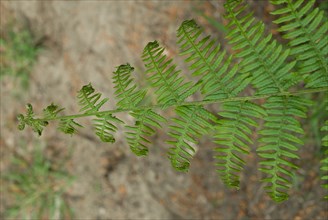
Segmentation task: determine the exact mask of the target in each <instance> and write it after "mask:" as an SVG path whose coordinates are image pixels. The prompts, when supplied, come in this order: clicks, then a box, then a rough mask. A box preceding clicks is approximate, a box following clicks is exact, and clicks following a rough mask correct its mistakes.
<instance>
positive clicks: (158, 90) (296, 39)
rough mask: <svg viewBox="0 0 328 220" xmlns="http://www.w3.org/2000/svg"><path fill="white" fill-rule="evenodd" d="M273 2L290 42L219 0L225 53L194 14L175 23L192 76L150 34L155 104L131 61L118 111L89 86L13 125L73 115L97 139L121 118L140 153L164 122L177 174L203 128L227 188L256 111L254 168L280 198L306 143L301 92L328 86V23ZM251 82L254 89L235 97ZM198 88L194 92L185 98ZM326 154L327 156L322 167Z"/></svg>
mask: <svg viewBox="0 0 328 220" xmlns="http://www.w3.org/2000/svg"><path fill="white" fill-rule="evenodd" d="M272 2H273V3H274V4H277V5H282V6H281V8H279V9H277V10H276V11H274V12H273V14H276V15H279V16H281V17H280V18H278V19H277V20H276V21H275V22H276V23H277V24H279V25H281V28H280V29H279V31H281V32H283V35H284V37H285V38H286V39H287V40H288V41H289V43H288V44H286V45H283V44H281V43H279V42H278V41H277V40H275V39H273V36H272V34H266V31H265V25H264V24H263V23H262V22H260V21H256V19H255V18H254V17H253V15H252V13H248V12H247V10H246V9H247V4H245V3H243V1H236V0H235V1H232V0H230V1H227V2H226V4H225V8H226V11H227V13H226V18H227V20H228V25H227V27H226V28H227V38H228V41H229V43H230V44H231V45H232V49H233V50H234V55H230V56H229V55H227V52H226V51H224V50H222V49H221V47H220V45H219V44H217V42H216V41H215V40H212V39H211V38H210V36H206V37H203V36H202V33H203V31H202V29H201V28H200V27H199V26H198V25H197V24H196V22H195V21H194V20H187V21H184V22H183V23H182V24H181V26H180V27H179V28H178V31H177V38H178V45H179V47H180V51H181V54H180V55H182V56H184V57H185V61H186V63H187V64H188V67H189V70H190V73H191V75H192V76H193V77H195V79H196V80H195V82H194V81H190V82H187V81H186V80H185V79H184V78H183V76H182V75H181V74H180V73H181V71H180V70H177V68H176V65H175V64H174V63H173V59H171V58H168V57H167V56H166V55H165V50H164V48H163V47H161V46H160V45H159V43H158V42H157V41H154V42H150V43H148V44H147V45H146V47H145V48H144V51H143V54H142V60H143V61H144V63H145V69H146V70H145V73H144V74H145V76H146V78H147V80H148V82H149V84H150V86H151V87H152V88H151V89H152V91H154V93H155V96H156V100H155V103H147V101H146V99H145V97H146V95H147V92H148V91H146V90H145V89H139V88H138V86H137V85H135V84H134V79H133V78H132V73H133V70H134V68H133V67H132V66H130V64H124V65H121V66H119V67H117V69H116V71H115V72H114V76H113V81H114V84H115V86H114V88H115V95H116V98H117V101H118V102H117V108H116V109H113V110H107V111H101V109H100V108H101V107H102V106H103V105H104V103H105V102H107V101H108V99H107V98H105V99H102V100H101V99H100V97H101V94H100V93H95V90H94V89H93V88H92V86H91V84H88V85H86V86H84V87H83V88H82V89H81V90H80V91H79V92H78V99H79V104H80V106H81V112H82V113H81V114H77V115H67V116H57V113H59V112H61V110H62V109H60V108H59V107H58V106H55V105H53V104H52V105H50V106H48V107H47V108H46V109H45V110H44V117H41V118H35V117H34V113H33V111H31V110H28V113H27V114H26V116H23V115H20V116H19V120H20V125H19V127H20V129H22V128H24V127H25V125H29V126H31V127H32V129H33V130H34V131H37V132H38V133H39V134H41V132H42V129H43V127H44V126H45V125H46V124H47V122H48V121H49V120H60V123H59V128H60V130H62V131H64V132H65V133H68V134H73V133H75V132H76V127H79V126H81V125H80V124H78V123H77V122H75V121H74V120H75V119H77V118H79V117H86V116H93V117H95V119H94V126H95V128H96V134H97V135H98V136H99V137H100V139H101V140H102V141H105V142H114V141H115V139H114V134H113V133H114V132H115V131H116V130H117V128H116V126H115V124H117V123H123V124H124V125H125V129H126V139H127V142H128V144H129V146H130V148H131V150H132V152H134V153H135V154H136V155H138V156H143V155H147V153H148V149H149V145H150V143H151V141H150V140H149V137H150V136H151V135H153V134H154V133H155V131H156V129H162V124H168V128H169V131H168V134H169V136H170V140H168V141H166V143H168V144H169V145H171V147H170V149H169V150H168V158H169V159H170V161H171V164H172V166H173V167H174V168H175V169H176V170H178V171H184V172H185V171H188V169H189V166H190V163H191V159H192V157H193V156H194V155H195V154H196V152H197V147H196V145H197V143H198V141H199V139H200V138H201V137H202V136H204V135H207V134H210V135H212V136H213V137H214V143H215V144H216V146H215V149H214V152H215V154H216V155H215V159H216V166H217V171H218V173H219V175H220V177H221V179H222V181H223V182H224V183H225V185H227V186H228V187H232V188H239V184H240V179H239V176H240V172H242V171H243V169H244V166H245V163H246V162H245V156H246V155H247V154H249V152H250V151H251V147H252V145H253V143H254V137H255V136H256V135H254V134H253V133H254V130H255V128H257V127H258V125H259V123H258V122H259V120H260V119H262V118H263V120H264V125H263V126H261V127H260V128H258V129H259V131H258V134H259V135H260V138H259V140H258V141H259V142H260V143H261V145H260V146H259V147H258V148H257V149H256V151H257V155H258V156H259V157H260V158H261V161H260V169H259V170H260V171H261V172H263V173H264V178H263V180H262V181H263V182H264V183H265V189H266V191H267V193H268V194H269V195H270V197H271V198H272V199H273V200H274V201H277V202H281V201H284V200H286V199H287V198H288V191H289V189H290V187H292V180H293V178H294V176H295V170H296V169H297V165H296V164H297V160H298V159H299V155H298V154H297V151H298V149H299V147H300V146H302V145H303V140H302V136H303V135H304V131H303V129H302V126H301V123H300V118H306V117H307V114H308V107H309V106H310V105H311V104H312V102H311V101H310V100H308V99H307V98H305V97H302V95H303V94H307V93H316V92H325V91H327V90H328V84H327V81H326V79H327V77H328V71H327V68H326V67H327V65H328V64H327V43H326V42H327V40H326V39H327V37H326V36H327V30H326V29H325V28H322V26H325V24H327V23H326V21H325V19H324V18H323V17H322V12H320V10H318V9H313V10H312V9H311V10H310V8H311V7H312V3H313V2H312V1H310V3H306V2H304V1H302V0H298V1H278V0H277V1H272ZM311 11H312V12H311ZM300 51H302V52H300ZM304 85H305V88H303V86H304ZM250 87H252V88H253V89H254V90H255V91H254V93H253V94H252V95H251V96H242V95H241V93H242V92H243V91H244V90H245V89H247V88H250ZM195 93H199V95H200V96H201V99H200V100H199V101H189V99H190V97H191V96H192V95H194V94H195ZM218 103H221V105H219V107H220V111H219V112H218V113H217V114H216V113H212V112H210V111H209V110H207V109H206V106H207V105H208V104H216V105H217V104H218ZM168 108H171V109H174V111H175V113H176V116H173V117H171V118H165V117H163V116H161V115H160V113H159V112H158V109H162V110H166V109H168ZM118 112H129V113H130V115H131V116H132V117H133V118H134V119H135V123H134V124H133V125H129V124H128V123H125V122H123V121H121V120H120V119H118V118H116V117H115V116H113V115H114V114H115V113H118ZM326 162H327V160H326V159H324V160H323V166H322V167H323V168H322V169H323V170H324V171H326V169H327V166H326V164H327V163H326ZM326 178H327V176H324V177H323V179H326Z"/></svg>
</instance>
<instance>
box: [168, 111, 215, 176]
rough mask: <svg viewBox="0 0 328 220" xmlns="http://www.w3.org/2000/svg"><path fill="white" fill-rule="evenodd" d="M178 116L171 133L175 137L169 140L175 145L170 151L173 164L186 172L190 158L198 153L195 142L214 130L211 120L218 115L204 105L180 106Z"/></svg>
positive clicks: (169, 142) (177, 168)
mask: <svg viewBox="0 0 328 220" xmlns="http://www.w3.org/2000/svg"><path fill="white" fill-rule="evenodd" d="M176 113H177V115H178V116H179V117H178V118H173V119H172V121H173V122H174V124H173V125H170V126H169V128H170V132H169V135H170V136H171V137H172V138H173V139H174V140H170V141H167V143H168V144H170V145H172V146H173V147H172V148H170V150H169V152H168V157H169V159H170V160H171V164H172V166H173V167H174V168H175V169H176V170H178V171H183V172H186V171H188V168H189V166H190V159H191V158H192V157H193V155H194V154H195V153H196V151H195V149H194V147H193V146H192V145H193V144H196V143H197V139H198V138H199V137H200V136H202V135H204V134H207V133H208V132H209V131H211V130H212V128H213V126H212V124H211V123H210V121H216V117H215V116H214V115H212V114H211V113H210V112H208V111H207V110H205V109H204V108H203V107H202V106H193V105H190V106H179V107H177V108H176Z"/></svg>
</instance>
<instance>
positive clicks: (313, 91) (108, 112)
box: [35, 87, 328, 121]
mask: <svg viewBox="0 0 328 220" xmlns="http://www.w3.org/2000/svg"><path fill="white" fill-rule="evenodd" d="M327 91H328V87H324V88H315V89H304V90H299V91H296V92H280V93H273V94H266V95H255V96H241V97H232V98H226V99H220V100H202V101H191V102H182V103H179V104H174V105H171V106H167V107H174V108H175V107H178V106H183V105H186V106H187V105H202V106H203V105H210V104H216V103H225V102H231V101H250V100H257V99H266V98H269V97H271V96H283V95H286V96H289V95H292V96H300V95H303V94H311V93H319V92H327ZM162 108H163V105H147V106H136V107H133V108H125V109H124V108H118V109H113V110H106V111H99V112H90V113H84V114H74V115H63V116H57V117H53V118H36V119H35V121H55V120H61V119H75V118H83V117H88V116H95V115H103V114H115V113H120V112H130V111H136V110H143V109H145V110H146V109H162Z"/></svg>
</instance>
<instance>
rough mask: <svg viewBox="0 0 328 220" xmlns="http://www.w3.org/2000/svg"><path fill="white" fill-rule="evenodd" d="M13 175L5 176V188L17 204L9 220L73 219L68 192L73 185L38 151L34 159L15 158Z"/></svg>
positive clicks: (70, 177)
mask: <svg viewBox="0 0 328 220" xmlns="http://www.w3.org/2000/svg"><path fill="white" fill-rule="evenodd" d="M12 164H13V166H12V167H11V170H10V172H7V173H4V174H3V175H2V176H1V178H2V179H3V180H4V185H3V187H4V188H8V191H9V192H10V193H11V194H12V195H13V197H14V199H15V202H14V203H13V204H12V206H11V207H10V208H9V209H8V210H6V212H5V215H6V217H8V218H10V219H13V218H14V219H68V218H69V217H73V216H72V214H73V213H72V210H71V209H70V207H69V205H68V203H67V201H66V199H65V195H64V194H65V191H66V189H67V187H68V186H69V185H70V184H71V182H72V181H73V178H72V176H70V175H69V174H68V173H67V172H65V171H64V170H63V168H62V167H60V168H57V169H54V168H53V166H52V163H51V162H50V161H49V160H47V159H46V158H45V157H44V156H43V153H42V149H41V148H40V147H38V148H37V149H36V150H34V152H33V157H32V158H30V159H29V158H23V157H19V156H15V157H14V158H13V160H12Z"/></svg>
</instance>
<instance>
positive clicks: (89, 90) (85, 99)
mask: <svg viewBox="0 0 328 220" xmlns="http://www.w3.org/2000/svg"><path fill="white" fill-rule="evenodd" d="M77 97H78V99H79V105H80V106H81V110H80V112H85V113H91V112H98V111H99V109H100V108H101V106H103V105H104V104H105V103H106V102H107V101H108V98H105V99H103V100H101V101H100V102H98V100H99V99H100V97H101V94H100V93H95V89H94V88H93V87H92V85H91V83H89V84H88V85H85V86H83V87H82V89H81V90H80V91H79V92H78V96H77ZM97 102H98V103H97Z"/></svg>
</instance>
